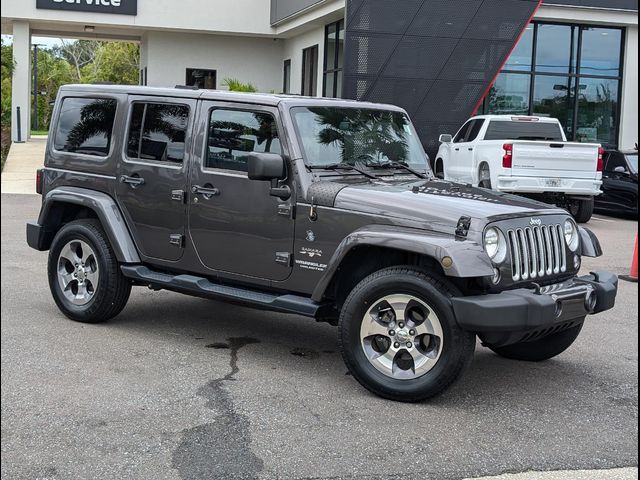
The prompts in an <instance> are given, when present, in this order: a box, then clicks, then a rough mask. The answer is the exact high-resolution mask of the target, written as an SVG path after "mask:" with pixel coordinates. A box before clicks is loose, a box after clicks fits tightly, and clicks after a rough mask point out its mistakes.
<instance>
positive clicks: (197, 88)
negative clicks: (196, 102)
mask: <svg viewBox="0 0 640 480" xmlns="http://www.w3.org/2000/svg"><path fill="white" fill-rule="evenodd" d="M174 88H179V89H180V90H200V88H199V87H196V86H195V85H176V86H175V87H174Z"/></svg>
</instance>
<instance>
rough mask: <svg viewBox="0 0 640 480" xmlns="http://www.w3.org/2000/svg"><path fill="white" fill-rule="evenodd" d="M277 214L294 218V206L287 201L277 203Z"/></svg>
mask: <svg viewBox="0 0 640 480" xmlns="http://www.w3.org/2000/svg"><path fill="white" fill-rule="evenodd" d="M278 215H282V216H283V217H287V218H290V219H291V220H293V219H294V218H295V207H294V206H293V205H290V204H288V203H281V204H280V205H278Z"/></svg>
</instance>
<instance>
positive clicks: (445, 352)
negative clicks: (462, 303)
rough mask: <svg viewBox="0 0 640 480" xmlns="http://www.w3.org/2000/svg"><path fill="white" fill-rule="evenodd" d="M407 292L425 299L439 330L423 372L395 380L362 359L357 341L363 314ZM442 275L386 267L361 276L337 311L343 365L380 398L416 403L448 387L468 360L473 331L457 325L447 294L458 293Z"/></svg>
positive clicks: (469, 361)
mask: <svg viewBox="0 0 640 480" xmlns="http://www.w3.org/2000/svg"><path fill="white" fill-rule="evenodd" d="M397 294H408V295H411V296H414V297H416V298H419V299H420V300H422V301H424V302H425V303H427V304H428V305H429V306H430V307H431V308H432V309H433V311H434V312H435V313H436V315H437V316H438V318H439V321H440V324H441V326H442V330H443V343H442V345H443V348H442V352H441V354H440V358H439V359H438V360H437V363H436V364H435V366H433V368H432V369H431V370H430V371H428V372H427V373H426V374H424V375H422V376H420V377H417V378H414V379H410V380H408V379H396V378H391V377H389V376H386V375H384V374H383V373H381V372H379V371H378V370H377V369H376V368H375V367H374V366H373V365H372V364H371V363H370V361H369V360H368V359H367V357H366V355H365V353H364V350H363V348H362V345H361V338H360V329H361V325H362V321H363V317H364V315H365V313H366V312H367V311H368V309H369V308H370V307H371V306H372V303H373V302H376V301H377V300H378V299H379V298H382V297H384V296H385V295H397ZM459 294H460V293H459V292H458V291H457V290H456V288H455V287H454V286H453V285H451V284H449V283H448V282H447V281H446V280H444V279H442V278H439V277H437V276H435V275H433V274H431V273H428V272H426V271H424V270H422V269H419V268H416V267H412V266H401V267H390V268H386V269H383V270H380V271H378V272H375V273H373V274H371V275H369V276H368V277H366V278H365V279H364V280H362V281H361V282H360V283H359V284H358V285H357V286H356V287H355V288H354V289H353V291H352V292H351V293H350V294H349V296H348V297H347V300H346V301H345V303H344V305H343V307H342V310H341V312H340V320H339V324H338V343H339V346H340V350H341V352H342V357H343V359H344V362H345V364H346V365H347V368H348V369H349V371H350V372H351V374H352V375H353V377H354V378H355V379H356V380H357V381H358V382H359V383H360V384H361V385H362V386H364V387H365V388H366V389H368V390H369V391H371V392H372V393H374V394H376V395H379V396H381V397H383V398H387V399H390V400H396V401H401V402H419V401H423V400H426V399H428V398H431V397H434V396H436V395H438V394H440V393H441V392H443V391H444V390H446V389H447V388H449V387H450V386H451V385H452V384H453V383H454V382H455V381H456V380H457V379H458V378H460V376H461V375H462V373H463V372H464V370H465V369H466V368H467V367H468V366H469V364H470V363H471V360H472V359H473V354H474V350H475V343H476V336H475V334H473V333H469V332H465V331H463V330H462V329H461V328H460V327H459V326H458V324H457V322H456V320H455V316H454V313H453V309H452V306H451V301H450V299H451V297H452V296H455V295H459Z"/></svg>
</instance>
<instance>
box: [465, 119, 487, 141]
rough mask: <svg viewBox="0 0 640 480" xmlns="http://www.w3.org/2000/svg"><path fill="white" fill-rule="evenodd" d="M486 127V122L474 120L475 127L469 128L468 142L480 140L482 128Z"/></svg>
mask: <svg viewBox="0 0 640 480" xmlns="http://www.w3.org/2000/svg"><path fill="white" fill-rule="evenodd" d="M483 125H484V120H481V119H478V120H474V122H473V125H472V126H471V128H469V133H468V134H467V139H466V141H467V142H473V141H475V140H476V139H477V138H478V135H479V134H480V130H482V126H483Z"/></svg>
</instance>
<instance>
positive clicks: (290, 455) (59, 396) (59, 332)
mask: <svg viewBox="0 0 640 480" xmlns="http://www.w3.org/2000/svg"><path fill="white" fill-rule="evenodd" d="M1 200H2V207H1V210H2V213H1V216H2V225H1V226H2V241H1V250H2V268H1V282H2V299H1V311H2V322H1V330H2V470H1V471H2V478H3V479H5V478H6V479H23V478H24V479H45V478H46V479H51V480H52V479H56V480H57V479H120V478H123V479H128V478H140V479H202V478H207V479H218V478H220V479H230V478H260V479H280V478H282V479H328V478H336V479H337V478H340V479H385V480H386V479H395V478H421V479H426V480H428V479H438V480H440V479H442V480H447V479H461V478H466V477H480V476H488V475H499V474H505V473H518V472H530V471H548V470H591V469H599V470H601V469H613V468H618V467H635V466H637V465H638V450H637V447H638V299H637V294H638V287H637V284H631V283H621V285H620V292H619V297H618V298H619V299H618V305H617V307H616V308H615V309H614V310H613V311H610V312H606V313H604V314H601V315H599V316H597V317H594V318H591V319H589V320H588V322H587V324H586V326H585V329H584V330H583V333H582V335H581V337H580V338H579V339H578V341H577V342H576V344H575V345H574V346H573V347H572V348H571V349H570V350H569V351H567V352H566V353H565V354H563V355H561V356H560V357H558V358H557V359H554V360H552V361H549V362H546V363H541V364H528V363H521V362H514V361H509V360H505V359H501V358H499V357H497V356H496V355H494V354H492V353H491V352H490V351H489V350H486V349H484V348H482V347H480V346H478V351H477V353H476V358H475V361H474V363H473V365H472V367H471V368H470V370H469V371H468V372H467V373H466V375H465V376H464V378H463V379H462V380H461V381H460V382H459V383H458V384H456V385H455V386H454V388H452V389H451V390H449V391H448V392H447V393H445V394H444V395H442V396H440V397H438V398H437V399H435V400H432V401H430V402H427V403H421V404H415V405H412V404H399V403H393V402H389V401H385V400H382V399H380V398H377V397H375V396H373V395H371V394H369V393H368V392H367V391H366V390H364V389H363V388H361V387H360V386H359V385H358V384H357V382H356V381H355V380H354V379H353V378H352V377H351V376H350V375H348V374H347V371H346V368H345V366H344V365H343V362H342V359H341V357H340V354H339V352H338V350H337V341H336V330H335V329H334V328H333V327H331V326H328V325H324V324H317V323H315V322H313V321H311V320H308V319H303V318H300V317H296V316H291V315H282V314H275V313H266V312H261V311H255V310H249V309H246V308H242V307H236V306H230V305H226V304H222V303H218V302H213V301H209V300H203V299H198V298H191V297H186V296H182V295H178V294H174V293H170V292H152V291H150V290H148V289H145V288H136V289H135V290H134V292H133V294H132V296H131V300H130V302H129V305H128V306H127V307H126V309H125V310H124V312H123V313H122V314H121V315H119V316H118V317H117V318H115V319H114V320H112V321H111V322H109V323H106V324H102V325H83V324H79V323H74V322H72V321H69V320H67V319H66V318H65V317H63V315H62V314H61V313H60V312H59V311H58V310H57V308H56V307H55V305H54V303H53V300H52V299H51V296H50V294H49V289H48V286H47V279H46V259H47V254H46V253H39V252H36V251H33V250H31V249H29V248H28V247H27V245H26V243H25V235H24V223H25V221H26V220H27V219H33V218H36V217H37V213H38V209H39V201H40V198H39V197H37V196H34V195H33V196H32V195H2V198H1ZM589 227H590V228H592V229H593V230H594V231H595V232H596V233H597V234H598V235H599V237H600V239H601V241H602V244H603V246H604V248H605V256H604V257H602V258H600V259H595V260H593V259H588V260H586V261H585V265H584V270H585V271H588V270H593V269H608V270H612V271H614V272H615V273H619V274H625V273H628V268H629V264H630V262H631V249H632V247H633V241H634V240H635V235H636V231H637V223H635V222H632V221H628V220H619V219H611V218H607V217H600V216H598V217H597V218H596V219H594V220H593V221H592V222H591V223H590V225H589ZM613 472H614V473H611V475H618V474H619V473H620V472H624V473H623V475H626V476H624V477H614V476H609V475H610V474H609V473H606V472H604V471H602V472H596V475H598V476H596V477H584V478H625V479H626V478H630V477H628V475H629V474H630V475H634V472H636V473H635V476H636V477H637V470H634V469H632V470H622V471H620V470H615V471H613ZM592 474H593V473H592ZM600 475H601V476H600ZM505 478H508V477H505ZM516 478H517V477H516ZM521 478H525V477H521ZM527 478H536V477H535V476H534V477H527ZM549 478H551V477H549ZM556 478H582V477H556Z"/></svg>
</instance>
